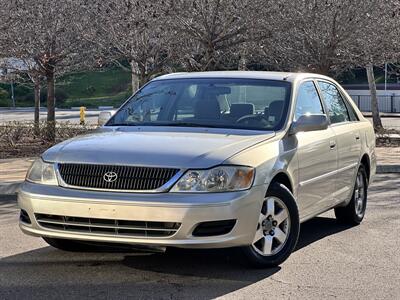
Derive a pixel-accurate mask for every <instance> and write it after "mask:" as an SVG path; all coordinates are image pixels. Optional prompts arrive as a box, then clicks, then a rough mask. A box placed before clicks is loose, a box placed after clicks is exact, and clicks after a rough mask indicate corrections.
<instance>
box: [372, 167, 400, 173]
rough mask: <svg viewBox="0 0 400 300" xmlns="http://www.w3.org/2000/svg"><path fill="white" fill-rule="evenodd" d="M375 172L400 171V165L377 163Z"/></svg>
mask: <svg viewBox="0 0 400 300" xmlns="http://www.w3.org/2000/svg"><path fill="white" fill-rule="evenodd" d="M376 173H377V174H385V173H400V165H379V166H376Z"/></svg>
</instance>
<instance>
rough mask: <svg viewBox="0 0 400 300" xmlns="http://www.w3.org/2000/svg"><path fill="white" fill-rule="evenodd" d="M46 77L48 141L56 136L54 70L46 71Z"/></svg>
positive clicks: (53, 139)
mask: <svg viewBox="0 0 400 300" xmlns="http://www.w3.org/2000/svg"><path fill="white" fill-rule="evenodd" d="M46 77H47V137H48V140H49V141H52V142H53V141H55V138H56V124H55V121H56V113H55V95H54V70H51V71H48V72H47V74H46Z"/></svg>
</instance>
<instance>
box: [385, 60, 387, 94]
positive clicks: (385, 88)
mask: <svg viewBox="0 0 400 300" xmlns="http://www.w3.org/2000/svg"><path fill="white" fill-rule="evenodd" d="M386 87H387V63H385V96H386V95H387V92H386V91H387V89H386Z"/></svg>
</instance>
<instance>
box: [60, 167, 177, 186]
mask: <svg viewBox="0 0 400 300" xmlns="http://www.w3.org/2000/svg"><path fill="white" fill-rule="evenodd" d="M58 170H59V173H60V176H61V178H62V180H63V181H64V182H65V183H66V184H68V185H71V186H76V187H83V188H85V187H86V188H95V189H107V190H135V191H149V190H156V189H158V188H160V187H161V186H163V185H164V184H165V183H167V182H168V181H169V180H170V179H171V178H172V177H173V176H174V175H176V173H177V172H178V171H179V170H178V169H170V168H150V167H136V166H115V165H114V166H113V165H94V164H58ZM106 173H115V174H116V175H117V178H116V180H115V181H112V182H108V181H106V180H105V179H104V176H105V174H106Z"/></svg>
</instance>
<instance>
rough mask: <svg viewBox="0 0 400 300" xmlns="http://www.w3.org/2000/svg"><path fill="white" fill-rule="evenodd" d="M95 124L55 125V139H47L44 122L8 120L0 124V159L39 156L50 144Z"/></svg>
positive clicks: (86, 130) (82, 132)
mask: <svg viewBox="0 0 400 300" xmlns="http://www.w3.org/2000/svg"><path fill="white" fill-rule="evenodd" d="M94 129H96V126H82V125H75V124H69V123H60V124H57V125H56V139H55V141H49V139H48V136H49V128H48V127H47V126H46V124H45V123H40V124H39V125H38V126H34V124H33V123H20V122H10V123H4V124H1V125H0V159H5V158H20V157H32V156H39V155H40V154H42V153H43V152H44V151H45V150H47V149H48V148H50V147H51V146H53V145H55V144H57V143H59V142H62V141H64V140H67V139H70V138H72V137H75V136H77V135H81V134H85V133H89V132H91V131H93V130H94Z"/></svg>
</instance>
